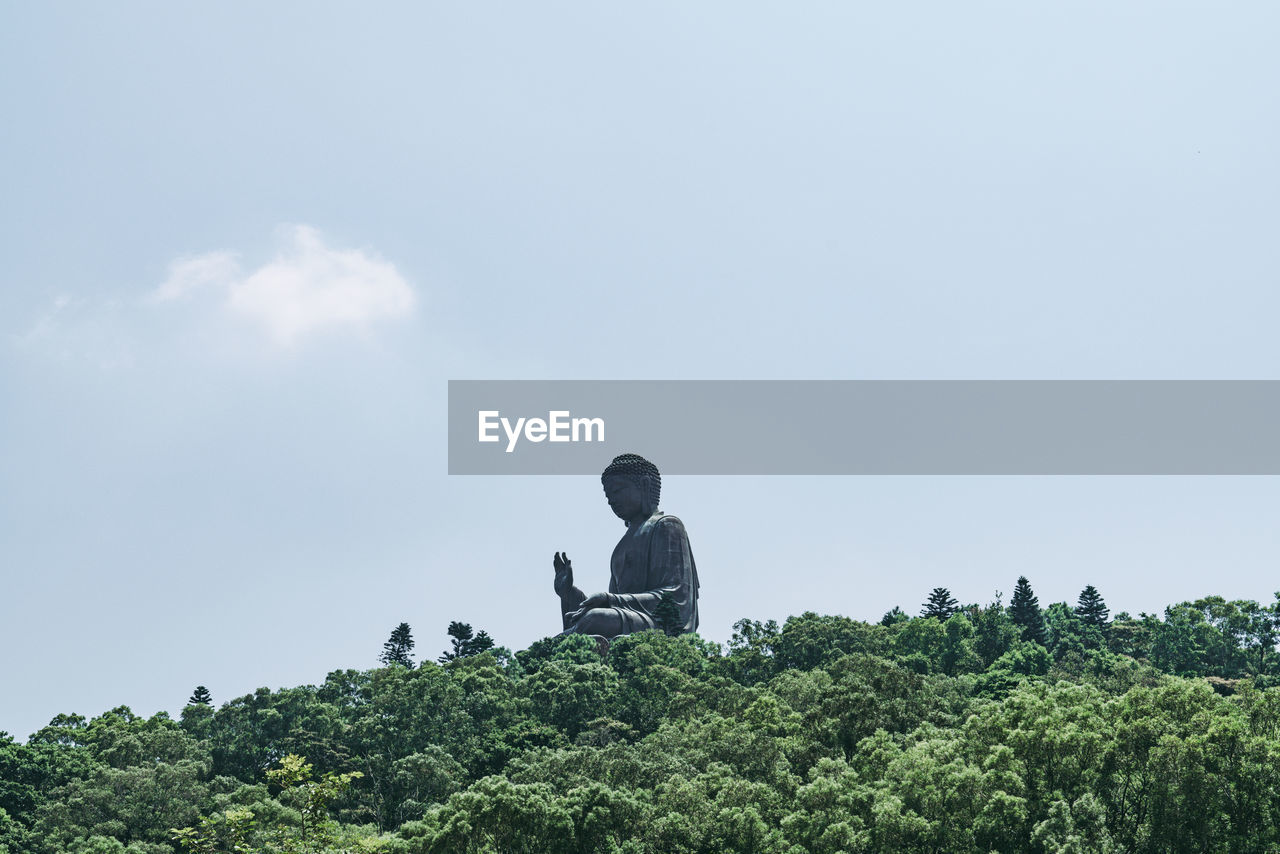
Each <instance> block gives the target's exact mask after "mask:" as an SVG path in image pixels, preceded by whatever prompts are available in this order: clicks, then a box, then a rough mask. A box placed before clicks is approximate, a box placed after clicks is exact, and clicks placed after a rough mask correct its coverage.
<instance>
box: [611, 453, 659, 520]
mask: <svg viewBox="0 0 1280 854" xmlns="http://www.w3.org/2000/svg"><path fill="white" fill-rule="evenodd" d="M600 483H601V484H603V485H604V494H605V497H606V498H607V499H608V500H609V507H611V508H612V509H613V512H614V513H615V514H616V515H617V516H618V518H619V519H621V520H622V521H624V522H626V523H627V524H628V525H629V524H631V523H632V522H633V521H636V520H640V519H648V518H649V517H650V516H652V515H653V514H654V512H655V511H656V510H657V509H658V496H660V495H661V494H662V475H660V474H658V467H657V466H655V465H654V464H653V463H651V462H649V461H648V460H646V459H645V458H644V457H641V456H638V455H636V454H621V455H619V456H616V457H614V458H613V462H611V463H609V466H608V468H606V469H605V470H604V473H603V474H602V475H600Z"/></svg>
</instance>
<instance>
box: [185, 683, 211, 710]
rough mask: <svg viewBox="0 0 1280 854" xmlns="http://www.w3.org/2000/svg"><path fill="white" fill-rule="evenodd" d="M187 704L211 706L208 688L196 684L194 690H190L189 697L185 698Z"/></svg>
mask: <svg viewBox="0 0 1280 854" xmlns="http://www.w3.org/2000/svg"><path fill="white" fill-rule="evenodd" d="M187 705H189V706H212V705H213V697H212V696H211V695H210V694H209V689H208V688H206V687H204V686H203V685H197V686H196V690H194V691H192V692H191V699H189V700H187Z"/></svg>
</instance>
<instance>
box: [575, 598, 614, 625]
mask: <svg viewBox="0 0 1280 854" xmlns="http://www.w3.org/2000/svg"><path fill="white" fill-rule="evenodd" d="M610 601H611V597H610V596H609V594H608V593H592V594H591V595H590V596H588V597H587V598H586V599H583V600H582V604H581V605H580V606H579V607H578V610H576V611H574V612H573V613H572V614H569V615H568V616H569V619H570V620H576V619H578V618H579V617H581V616H582V615H583V614H585V613H587V612H588V611H590V610H591V609H592V608H607V607H608V606H609V603H610Z"/></svg>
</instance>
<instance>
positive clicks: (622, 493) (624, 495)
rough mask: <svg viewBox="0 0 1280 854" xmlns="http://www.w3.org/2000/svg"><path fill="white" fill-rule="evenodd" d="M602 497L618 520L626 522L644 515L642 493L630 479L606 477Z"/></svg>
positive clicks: (614, 476)
mask: <svg viewBox="0 0 1280 854" xmlns="http://www.w3.org/2000/svg"><path fill="white" fill-rule="evenodd" d="M604 497H605V498H606V499H608V501H609V507H610V509H612V510H613V512H614V514H615V515H616V516H617V517H618V518H619V519H622V520H624V521H627V520H631V519H635V518H636V517H637V516H640V515H642V514H643V513H644V493H642V492H641V491H640V484H638V483H636V482H635V480H633V479H632V478H629V477H620V476H618V475H612V476H610V477H606V478H605V479H604Z"/></svg>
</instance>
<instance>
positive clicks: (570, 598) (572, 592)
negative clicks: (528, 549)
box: [552, 552, 587, 631]
mask: <svg viewBox="0 0 1280 854" xmlns="http://www.w3.org/2000/svg"><path fill="white" fill-rule="evenodd" d="M552 566H553V568H554V569H555V571H556V581H555V590H556V594H557V595H558V596H559V597H560V616H561V619H562V620H563V622H564V628H565V631H568V630H569V626H570V624H571V623H572V620H570V619H569V615H570V614H571V613H573V612H574V611H577V610H578V609H579V608H580V607H581V606H582V602H583V600H584V599H586V598H587V597H586V594H584V593H583V592H582V591H581V590H579V589H578V587H577V586H576V585H575V584H574V583H573V564H572V563H571V562H570V561H569V555H568V554H562V553H560V552H556V556H555V559H554V560H553V561H552Z"/></svg>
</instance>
